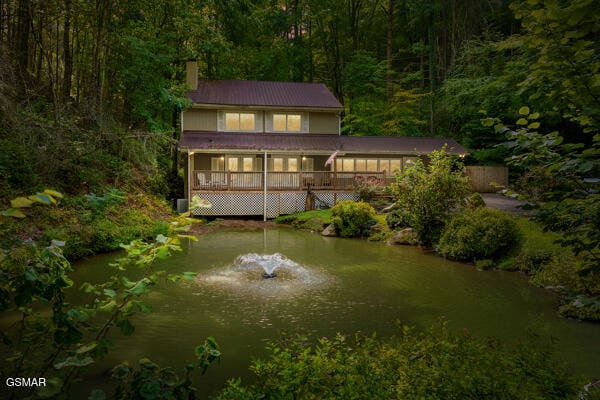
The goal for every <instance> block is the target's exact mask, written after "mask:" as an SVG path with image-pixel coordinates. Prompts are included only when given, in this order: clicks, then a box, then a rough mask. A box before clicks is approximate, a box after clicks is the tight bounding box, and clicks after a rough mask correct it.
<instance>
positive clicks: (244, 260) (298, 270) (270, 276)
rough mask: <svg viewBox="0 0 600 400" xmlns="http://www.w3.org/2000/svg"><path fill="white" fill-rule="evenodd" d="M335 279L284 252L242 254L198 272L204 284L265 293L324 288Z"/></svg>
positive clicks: (270, 294)
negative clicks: (288, 256) (300, 262)
mask: <svg viewBox="0 0 600 400" xmlns="http://www.w3.org/2000/svg"><path fill="white" fill-rule="evenodd" d="M274 278H277V279H274ZM331 280H332V278H331V277H329V276H328V275H327V274H325V273H324V272H323V271H321V270H319V269H318V268H311V267H307V266H303V265H300V264H298V263H296V262H294V261H292V260H290V259H289V258H287V257H286V256H284V255H283V254H281V253H274V254H258V253H248V254H242V255H239V256H237V257H236V259H235V260H234V261H233V263H231V264H230V265H228V266H226V267H225V268H220V269H214V270H210V271H207V273H205V274H200V275H199V276H198V281H199V282H200V283H202V284H206V285H210V286H213V287H215V286H216V287H221V288H223V289H225V290H227V289H234V288H235V292H236V293H238V294H241V293H244V294H248V293H254V294H256V295H263V296H264V295H266V296H282V295H289V294H296V293H299V292H301V291H302V290H305V289H309V288H320V287H322V286H323V284H325V283H327V282H330V281H331Z"/></svg>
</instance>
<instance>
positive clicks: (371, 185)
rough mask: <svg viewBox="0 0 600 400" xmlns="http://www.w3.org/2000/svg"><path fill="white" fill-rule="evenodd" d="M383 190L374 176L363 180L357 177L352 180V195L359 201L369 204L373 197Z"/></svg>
mask: <svg viewBox="0 0 600 400" xmlns="http://www.w3.org/2000/svg"><path fill="white" fill-rule="evenodd" d="M382 188H383V186H382V184H381V181H380V179H378V178H377V177H374V176H370V177H368V178H363V177H362V176H357V177H356V179H354V193H355V194H356V195H357V196H358V199H359V200H360V201H366V202H369V201H371V200H373V198H374V197H375V195H376V194H377V193H378V192H379V191H381V190H382Z"/></svg>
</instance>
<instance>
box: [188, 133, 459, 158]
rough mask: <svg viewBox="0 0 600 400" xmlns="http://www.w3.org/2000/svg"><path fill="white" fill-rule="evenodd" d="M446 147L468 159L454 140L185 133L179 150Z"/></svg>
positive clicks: (424, 150) (418, 150)
mask: <svg viewBox="0 0 600 400" xmlns="http://www.w3.org/2000/svg"><path fill="white" fill-rule="evenodd" d="M444 145H446V151H447V152H448V153H450V154H457V155H465V154H468V152H467V150H466V149H465V148H464V147H462V146H461V145H460V144H458V143H457V142H456V141H455V140H454V139H452V138H438V137H407V136H338V135H323V134H306V133H305V134H291V133H285V134H281V133H232V132H213V131H211V132H206V131H184V132H183V134H182V137H181V140H180V142H179V148H180V149H184V150H225V151H226V150H248V151H301V152H309V151H312V152H334V151H336V150H339V151H340V152H342V153H346V154H347V153H354V154H358V153H372V154H398V155H400V154H402V155H417V154H429V153H431V152H432V151H433V150H439V149H441V148H442V147H443V146H444Z"/></svg>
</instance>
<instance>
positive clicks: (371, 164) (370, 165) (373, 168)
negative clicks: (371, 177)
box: [367, 160, 377, 172]
mask: <svg viewBox="0 0 600 400" xmlns="http://www.w3.org/2000/svg"><path fill="white" fill-rule="evenodd" d="M367 171H369V172H377V160H367Z"/></svg>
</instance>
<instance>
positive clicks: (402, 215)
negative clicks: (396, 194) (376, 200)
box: [385, 208, 411, 229]
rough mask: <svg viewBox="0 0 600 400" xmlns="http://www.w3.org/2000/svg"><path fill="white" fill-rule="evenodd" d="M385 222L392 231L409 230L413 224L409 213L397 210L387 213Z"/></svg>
mask: <svg viewBox="0 0 600 400" xmlns="http://www.w3.org/2000/svg"><path fill="white" fill-rule="evenodd" d="M385 221H386V223H387V225H388V226H389V227H390V229H401V228H408V227H409V226H410V223H411V214H410V212H409V211H406V210H403V209H400V208H396V209H394V210H392V211H390V212H389V213H387V215H386V216H385Z"/></svg>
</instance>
